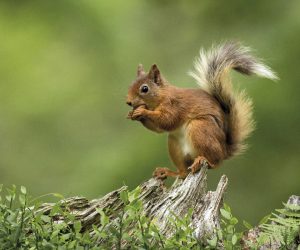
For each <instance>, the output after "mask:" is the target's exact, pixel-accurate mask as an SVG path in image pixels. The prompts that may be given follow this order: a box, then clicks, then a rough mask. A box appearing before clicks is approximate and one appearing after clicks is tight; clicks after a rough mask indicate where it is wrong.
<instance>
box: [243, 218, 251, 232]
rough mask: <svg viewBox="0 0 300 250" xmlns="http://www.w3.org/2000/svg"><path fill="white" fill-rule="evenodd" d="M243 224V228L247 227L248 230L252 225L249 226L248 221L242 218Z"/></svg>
mask: <svg viewBox="0 0 300 250" xmlns="http://www.w3.org/2000/svg"><path fill="white" fill-rule="evenodd" d="M243 225H244V226H245V228H247V229H248V230H250V229H252V228H253V226H251V224H250V223H248V222H247V221H245V220H243Z"/></svg>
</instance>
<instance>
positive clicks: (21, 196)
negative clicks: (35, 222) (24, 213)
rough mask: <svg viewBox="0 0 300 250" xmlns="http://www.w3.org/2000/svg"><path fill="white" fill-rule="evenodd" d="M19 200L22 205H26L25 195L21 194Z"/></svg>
mask: <svg viewBox="0 0 300 250" xmlns="http://www.w3.org/2000/svg"><path fill="white" fill-rule="evenodd" d="M19 201H20V204H21V206H23V207H24V206H25V196H24V195H19Z"/></svg>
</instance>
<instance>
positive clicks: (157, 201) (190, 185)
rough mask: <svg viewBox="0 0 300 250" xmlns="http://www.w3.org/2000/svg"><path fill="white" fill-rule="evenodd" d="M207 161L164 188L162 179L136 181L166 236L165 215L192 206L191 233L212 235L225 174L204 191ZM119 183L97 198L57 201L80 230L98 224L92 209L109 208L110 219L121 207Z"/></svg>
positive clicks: (43, 208) (46, 206) (150, 214)
mask: <svg viewBox="0 0 300 250" xmlns="http://www.w3.org/2000/svg"><path fill="white" fill-rule="evenodd" d="M207 168H208V167H207V164H206V163H204V164H203V166H202V167H201V170H200V171H199V172H197V173H195V174H189V175H188V176H187V177H186V178H185V179H184V180H181V179H177V180H176V181H175V182H174V184H173V185H172V186H171V187H170V188H169V189H168V188H166V187H165V186H164V183H163V181H162V180H159V179H156V178H151V179H149V180H148V181H145V182H144V183H142V184H141V185H140V190H141V192H140V195H139V199H140V200H141V201H142V203H143V207H144V212H145V214H146V216H148V217H149V218H151V219H152V218H153V219H155V220H154V221H155V223H156V224H157V226H158V228H159V229H160V231H161V233H162V234H163V235H165V236H166V237H168V236H171V235H172V234H173V231H172V227H171V226H170V221H169V217H170V216H178V217H179V218H182V217H184V216H185V215H186V214H187V212H188V210H189V208H192V209H193V214H192V223H191V224H192V225H191V226H192V227H193V228H194V230H195V231H194V232H195V237H196V238H197V239H199V240H201V239H203V238H206V237H212V236H213V235H214V233H215V231H216V230H215V229H217V228H219V227H220V220H219V211H220V206H222V202H223V196H224V192H225V190H226V187H227V182H228V180H227V177H226V176H225V175H223V176H222V177H221V179H220V181H219V184H218V186H217V188H216V190H215V191H207ZM126 189H127V187H126V186H123V187H121V188H119V189H117V190H115V191H112V192H110V193H108V194H106V195H105V196H104V197H102V198H100V199H94V200H91V201H88V200H87V199H86V198H84V197H71V198H67V199H64V200H61V201H60V205H61V206H62V207H66V208H67V209H68V211H69V212H70V213H72V214H74V215H75V217H76V219H78V220H80V221H81V224H82V231H89V230H90V229H91V228H92V225H100V221H101V220H100V214H99V213H98V211H96V209H97V208H98V209H102V210H103V211H105V210H106V211H113V212H114V213H111V214H109V216H110V217H111V219H114V218H116V214H118V212H121V211H122V208H123V207H124V203H123V202H122V200H121V199H120V193H121V192H122V191H123V190H126ZM53 206H54V204H52V203H44V204H42V205H41V207H40V208H39V209H38V211H37V212H42V213H44V214H49V213H50V211H51V209H52V207H53ZM54 220H55V222H56V223H59V222H60V221H62V220H64V218H63V217H62V216H57V217H55V218H54Z"/></svg>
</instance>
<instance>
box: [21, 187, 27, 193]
mask: <svg viewBox="0 0 300 250" xmlns="http://www.w3.org/2000/svg"><path fill="white" fill-rule="evenodd" d="M21 193H22V194H26V193H27V190H26V187H24V186H21Z"/></svg>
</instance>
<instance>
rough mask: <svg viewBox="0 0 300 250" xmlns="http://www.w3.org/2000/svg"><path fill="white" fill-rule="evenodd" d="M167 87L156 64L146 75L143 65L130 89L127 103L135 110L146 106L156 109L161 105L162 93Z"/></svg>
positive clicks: (139, 67) (140, 66)
mask: <svg viewBox="0 0 300 250" xmlns="http://www.w3.org/2000/svg"><path fill="white" fill-rule="evenodd" d="M165 86H166V82H165V81H164V79H163V78H162V76H161V74H160V71H159V69H158V67H157V65H156V64H153V65H152V66H151V68H150V70H149V72H148V73H145V71H144V68H143V65H141V64H140V65H139V66H138V69H137V79H136V80H135V81H134V82H133V83H132V85H131V86H130V87H129V90H128V94H127V100H126V103H127V104H128V105H129V106H131V107H132V108H133V109H136V108H137V107H139V106H146V107H147V108H148V109H154V108H155V107H157V106H158V105H159V103H160V99H161V97H162V95H161V93H162V91H163V89H164V87H165Z"/></svg>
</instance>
